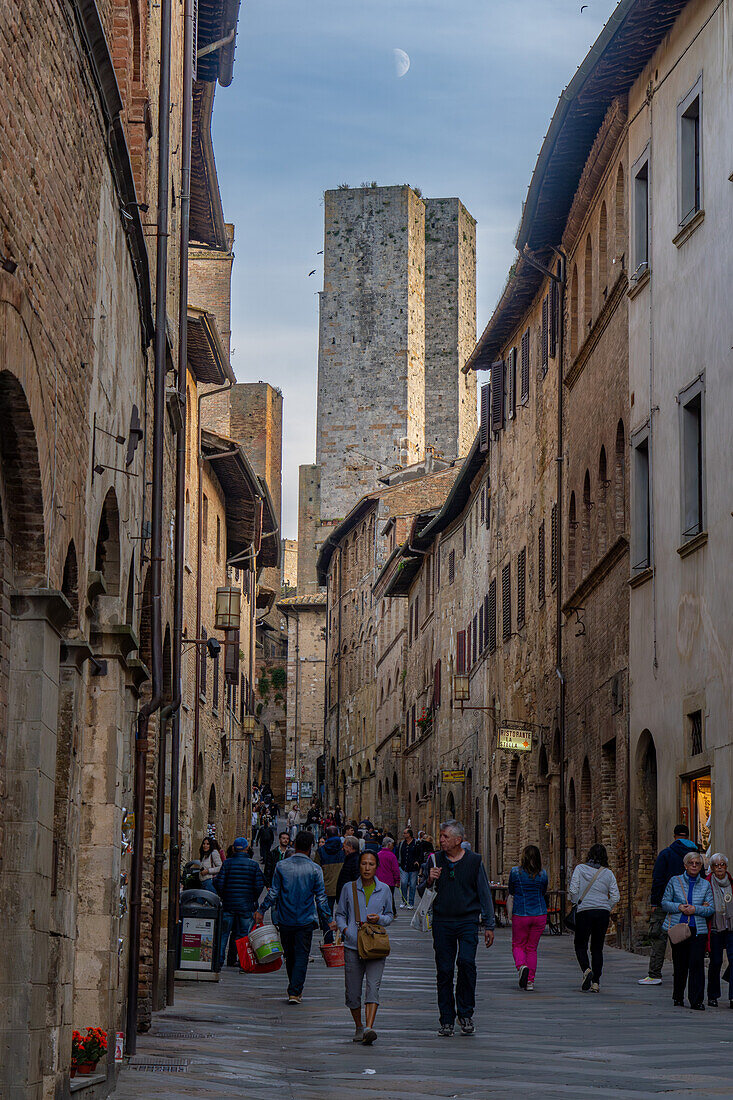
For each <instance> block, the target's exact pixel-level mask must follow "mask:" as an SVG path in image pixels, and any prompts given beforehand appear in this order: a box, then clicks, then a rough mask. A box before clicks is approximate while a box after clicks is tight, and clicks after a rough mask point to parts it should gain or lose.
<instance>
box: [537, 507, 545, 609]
mask: <svg viewBox="0 0 733 1100" xmlns="http://www.w3.org/2000/svg"><path fill="white" fill-rule="evenodd" d="M537 596H538V598H539V601H540V603H543V602H544V599H545V521H544V520H542V523H541V524H540V529H539V531H538V532H537Z"/></svg>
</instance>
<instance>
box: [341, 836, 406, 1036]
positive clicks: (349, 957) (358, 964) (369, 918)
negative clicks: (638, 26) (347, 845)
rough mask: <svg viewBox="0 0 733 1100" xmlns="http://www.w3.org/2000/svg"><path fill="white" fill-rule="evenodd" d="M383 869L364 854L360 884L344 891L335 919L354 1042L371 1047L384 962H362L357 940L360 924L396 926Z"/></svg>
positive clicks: (368, 854)
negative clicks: (380, 875)
mask: <svg viewBox="0 0 733 1100" xmlns="http://www.w3.org/2000/svg"><path fill="white" fill-rule="evenodd" d="M378 866H379V864H378V861H377V857H376V855H375V853H374V852H362V853H361V857H360V859H359V877H358V879H357V880H356V882H355V883H354V882H347V883H346V884H345V885H344V886H343V887H342V889H341V896H340V897H339V900H338V904H337V905H336V911H335V913H334V918H335V920H336V924H337V925H338V927H339V929H340V931H341V933H342V935H343V938H344V981H345V983H346V1007H347V1008H348V1009H349V1010H350V1012H351V1015H352V1017H353V1020H354V1027H355V1028H356V1030H355V1032H354V1042H355V1043H364V1045H365V1046H369V1045H370V1044H371V1043H373V1042H374V1040H375V1039H376V1037H377V1033H376V1031H375V1030H374V1021H375V1019H376V1016H377V1009H378V1008H379V985H380V982H381V980H382V974H383V973H384V963H385V960H384V959H362V958H360V957H359V950H358V946H357V937H358V935H359V925H360V924H365V923H367V922H368V923H369V924H381V925H383V926H385V925H388V924H391V923H392V891H391V890H390V888H389V886H388V885H387V884H386V882H380V881H379V879H378V878H377V877H376V874H377V867H378ZM354 887H356V906H355V905H354ZM364 979H366V990H365V993H364V1002H365V1003H364V1016H365V1020H366V1027H362V1023H361V992H362V986H363V985H364Z"/></svg>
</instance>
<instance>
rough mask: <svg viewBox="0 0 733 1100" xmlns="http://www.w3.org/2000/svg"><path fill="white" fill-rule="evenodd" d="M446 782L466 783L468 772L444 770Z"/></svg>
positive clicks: (444, 780)
mask: <svg viewBox="0 0 733 1100" xmlns="http://www.w3.org/2000/svg"><path fill="white" fill-rule="evenodd" d="M443 782H444V783H465V782H466V773H465V771H462V772H443Z"/></svg>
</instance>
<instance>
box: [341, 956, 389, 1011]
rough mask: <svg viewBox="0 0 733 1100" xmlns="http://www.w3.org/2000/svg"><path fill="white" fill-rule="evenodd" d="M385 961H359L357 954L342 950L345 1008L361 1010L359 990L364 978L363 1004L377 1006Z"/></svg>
mask: <svg viewBox="0 0 733 1100" xmlns="http://www.w3.org/2000/svg"><path fill="white" fill-rule="evenodd" d="M386 961H387V960H386V959H360V958H359V952H358V951H354V950H353V949H352V948H351V947H345V948H344V982H345V984H346V1007H347V1008H361V989H362V986H363V984H364V979H365V978H366V989H365V990H364V1003H365V1004H368V1005H378V1004H379V985H380V982H381V981H382V974H383V973H384V964H385V962H386Z"/></svg>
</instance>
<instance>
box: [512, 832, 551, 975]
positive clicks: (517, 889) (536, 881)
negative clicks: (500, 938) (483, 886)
mask: <svg viewBox="0 0 733 1100" xmlns="http://www.w3.org/2000/svg"><path fill="white" fill-rule="evenodd" d="M508 893H509V897H510V898H511V899H512V913H511V919H512V955H513V956H514V965H515V966H516V968H517V971H518V973H519V988H520V989H529V990H532V989H534V979H535V974H536V973H537V946H538V944H539V942H540V938H541V936H542V933H543V932H544V930H545V925H546V924H547V900H546V896H547V871H543V870H542V855H541V854H540V850H539V848H537V847H536V845H534V844H528V845H527V847H526V848H525V849H524V851H523V852H522V859H521V862H520V865H519V867H512V869H511V872H510V874H509V884H508Z"/></svg>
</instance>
